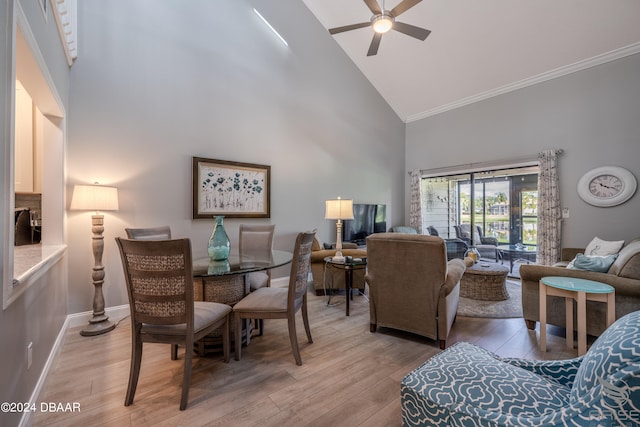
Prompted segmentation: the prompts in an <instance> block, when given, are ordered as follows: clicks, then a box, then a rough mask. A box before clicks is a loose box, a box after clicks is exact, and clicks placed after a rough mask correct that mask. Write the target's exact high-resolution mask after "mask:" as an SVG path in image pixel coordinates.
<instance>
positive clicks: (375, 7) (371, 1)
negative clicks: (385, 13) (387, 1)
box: [364, 0, 382, 15]
mask: <svg viewBox="0 0 640 427" xmlns="http://www.w3.org/2000/svg"><path fill="white" fill-rule="evenodd" d="M364 2H365V3H366V4H367V7H368V8H369V10H370V11H371V13H373V14H374V15H380V14H381V13H382V9H380V5H379V4H378V2H377V1H376V0H364Z"/></svg>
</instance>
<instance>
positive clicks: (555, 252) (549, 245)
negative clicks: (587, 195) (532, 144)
mask: <svg viewBox="0 0 640 427" xmlns="http://www.w3.org/2000/svg"><path fill="white" fill-rule="evenodd" d="M560 153H562V150H545V151H542V152H540V153H538V161H539V166H540V173H539V175H538V256H537V262H538V264H542V265H551V264H553V263H555V262H557V261H559V260H560V237H561V236H560V224H561V209H560V191H559V179H558V154H560Z"/></svg>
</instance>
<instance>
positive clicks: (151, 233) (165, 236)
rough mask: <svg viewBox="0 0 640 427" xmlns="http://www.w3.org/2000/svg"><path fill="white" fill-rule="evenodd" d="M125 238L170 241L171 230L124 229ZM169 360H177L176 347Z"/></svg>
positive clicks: (167, 227) (160, 228)
mask: <svg viewBox="0 0 640 427" xmlns="http://www.w3.org/2000/svg"><path fill="white" fill-rule="evenodd" d="M124 231H125V232H126V233H127V237H128V238H129V239H133V240H171V228H170V227H169V226H168V225H162V226H160V227H140V228H125V229H124ZM171 360H178V345H177V344H171Z"/></svg>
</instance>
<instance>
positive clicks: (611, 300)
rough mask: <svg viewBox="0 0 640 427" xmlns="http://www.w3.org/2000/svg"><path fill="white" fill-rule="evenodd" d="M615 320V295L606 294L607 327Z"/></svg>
mask: <svg viewBox="0 0 640 427" xmlns="http://www.w3.org/2000/svg"><path fill="white" fill-rule="evenodd" d="M615 320H616V293H615V291H614V292H611V293H609V294H607V327H609V326H611V325H612V324H613V322H615Z"/></svg>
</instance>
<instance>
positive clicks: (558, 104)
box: [405, 54, 640, 247]
mask: <svg viewBox="0 0 640 427" xmlns="http://www.w3.org/2000/svg"><path fill="white" fill-rule="evenodd" d="M406 135H407V136H406V144H407V152H406V170H407V171H409V170H413V169H429V168H437V167H444V166H453V165H463V164H467V163H472V162H487V161H493V160H499V159H513V158H519V157H522V156H528V155H534V156H535V154H537V153H538V152H540V151H543V150H545V149H551V148H561V149H564V154H563V155H561V156H560V161H559V175H560V191H561V195H560V198H561V205H562V207H568V208H569V210H570V218H569V219H567V220H565V221H564V223H563V232H562V236H563V238H562V243H563V246H565V247H585V246H586V245H587V244H588V243H589V241H590V240H591V239H592V238H593V237H594V236H598V237H600V238H602V239H605V240H621V239H624V240H630V239H632V238H635V237H639V236H640V229H639V228H638V225H637V217H638V212H640V194H636V195H635V196H634V197H633V198H632V199H631V200H629V201H628V202H626V203H625V204H623V205H620V206H616V207H612V208H598V207H594V206H591V205H588V204H587V203H585V202H584V201H582V199H580V198H579V196H578V194H577V192H576V185H577V183H578V180H579V179H580V177H581V176H582V175H583V174H584V173H585V172H587V171H588V170H590V169H592V168H595V167H598V166H605V165H618V166H622V167H625V168H627V169H629V170H630V171H631V172H633V173H634V174H635V176H636V178H638V179H640V163H639V162H638V159H640V54H636V55H633V56H629V57H625V58H622V59H618V60H616V61H612V62H609V63H605V64H602V65H598V66H596V67H593V68H589V69H586V70H583V71H580V72H577V73H574V74H570V75H567V76H564V77H561V78H557V79H554V80H551V81H547V82H545V83H540V84H537V85H534V86H530V87H527V88H524V89H520V90H517V91H514V92H511V93H508V94H505V95H501V96H497V97H495V98H491V99H488V100H485V101H482V102H478V103H475V104H472V105H469V106H466V107H463V108H459V109H456V110H453V111H450V112H446V113H442V114H438V115H436V116H433V117H428V118H425V119H422V120H420V121H416V122H412V123H409V124H408V125H407V128H406ZM405 197H406V200H407V202H406V203H408V197H409V195H408V192H407V193H406V194H405Z"/></svg>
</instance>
